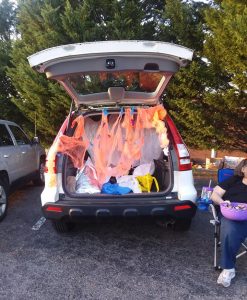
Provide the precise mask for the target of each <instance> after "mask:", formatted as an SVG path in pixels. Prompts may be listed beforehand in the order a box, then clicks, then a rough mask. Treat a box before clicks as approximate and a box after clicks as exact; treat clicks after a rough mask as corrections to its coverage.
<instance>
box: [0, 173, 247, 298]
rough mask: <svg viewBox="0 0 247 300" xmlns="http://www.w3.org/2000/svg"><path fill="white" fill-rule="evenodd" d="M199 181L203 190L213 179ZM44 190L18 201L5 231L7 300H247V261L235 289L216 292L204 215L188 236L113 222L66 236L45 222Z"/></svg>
mask: <svg viewBox="0 0 247 300" xmlns="http://www.w3.org/2000/svg"><path fill="white" fill-rule="evenodd" d="M195 179H196V181H195V183H196V187H197V188H198V190H200V188H201V186H202V185H206V184H207V183H208V179H209V178H208V177H203V176H197V177H196V178H195ZM41 190H42V188H38V187H34V186H32V185H31V184H30V185H27V186H25V187H24V188H22V189H20V190H18V191H16V192H15V193H14V194H12V195H11V197H10V207H9V212H8V216H7V217H6V219H5V220H4V221H3V222H2V223H0V253H1V259H0V299H1V300H5V299H8V300H10V299H23V300H24V299H25V300H26V299H46V300H48V299H128V300H130V299H141V300H144V299H238V300H239V299H246V295H247V285H246V282H247V272H246V271H247V256H243V257H242V258H239V260H238V262H237V276H236V279H234V280H233V283H232V285H231V287H230V288H223V287H220V286H217V284H216V279H217V277H218V274H219V273H218V272H216V271H215V270H214V269H213V267H212V264H213V226H212V225H210V224H209V220H210V213H208V212H198V213H197V214H196V217H195V218H194V220H193V223H192V227H191V230H189V231H188V232H185V233H181V232H173V231H172V230H168V229H165V228H161V227H158V226H157V225H155V224H153V223H150V222H131V223H126V222H105V223H90V224H86V225H85V224H83V225H78V226H77V227H76V229H75V231H74V232H72V233H70V234H65V235H59V234H57V233H56V232H55V231H54V229H53V228H52V226H51V224H50V222H49V221H47V220H46V221H45V220H44V219H41V217H42V214H41V210H40V199H39V196H40V193H41ZM43 221H45V222H43Z"/></svg>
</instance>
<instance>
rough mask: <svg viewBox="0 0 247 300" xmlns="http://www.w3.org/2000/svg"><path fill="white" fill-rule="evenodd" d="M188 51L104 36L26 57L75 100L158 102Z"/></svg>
mask: <svg viewBox="0 0 247 300" xmlns="http://www.w3.org/2000/svg"><path fill="white" fill-rule="evenodd" d="M192 55H193V51H192V50H190V49H188V48H185V47H181V46H178V45H175V44H170V43H164V42H153V41H104V42H92V43H81V44H71V45H64V46H58V47H54V48H50V49H46V50H43V51H40V52H38V53H35V54H33V55H31V56H29V57H28V61H29V63H30V65H31V67H32V68H34V69H36V70H37V71H38V72H41V73H46V76H47V78H50V79H55V80H57V81H58V82H60V84H62V85H63V87H64V88H65V90H66V91H67V92H68V94H69V95H70V96H71V97H72V99H74V101H75V104H76V105H77V106H79V105H80V104H83V105H84V106H85V105H86V106H95V105H114V104H116V102H117V103H119V104H138V103H139V104H140V103H144V104H149V105H156V104H157V103H158V102H159V98H160V96H161V94H162V93H163V91H164V89H165V87H166V85H167V83H168V82H169V80H170V78H171V76H172V75H173V74H174V73H175V72H177V71H178V70H179V68H180V67H183V66H185V65H186V64H187V62H188V61H189V60H191V59H192ZM111 87H118V88H120V87H121V88H122V89H114V91H109V88H111Z"/></svg>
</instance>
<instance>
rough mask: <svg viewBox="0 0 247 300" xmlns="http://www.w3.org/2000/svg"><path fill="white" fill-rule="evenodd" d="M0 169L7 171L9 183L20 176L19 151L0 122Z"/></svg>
mask: <svg viewBox="0 0 247 300" xmlns="http://www.w3.org/2000/svg"><path fill="white" fill-rule="evenodd" d="M0 169H1V170H5V171H6V172H7V173H8V176H9V180H10V183H12V182H13V181H15V180H17V179H19V178H20V177H21V176H22V172H23V170H22V163H21V152H20V151H19V149H17V148H16V147H15V143H14V140H13V138H12V136H11V134H10V132H9V130H8V128H7V127H6V125H5V124H0Z"/></svg>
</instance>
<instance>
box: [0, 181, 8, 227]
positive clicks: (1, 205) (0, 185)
mask: <svg viewBox="0 0 247 300" xmlns="http://www.w3.org/2000/svg"><path fill="white" fill-rule="evenodd" d="M7 208H8V184H7V183H6V182H5V181H3V180H2V179H0V222H1V221H2V220H3V218H4V217H5V216H6V214H7Z"/></svg>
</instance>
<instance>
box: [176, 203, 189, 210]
mask: <svg viewBox="0 0 247 300" xmlns="http://www.w3.org/2000/svg"><path fill="white" fill-rule="evenodd" d="M173 209H174V211H179V210H186V209H191V206H190V205H188V204H185V205H176V206H174V208H173Z"/></svg>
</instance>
